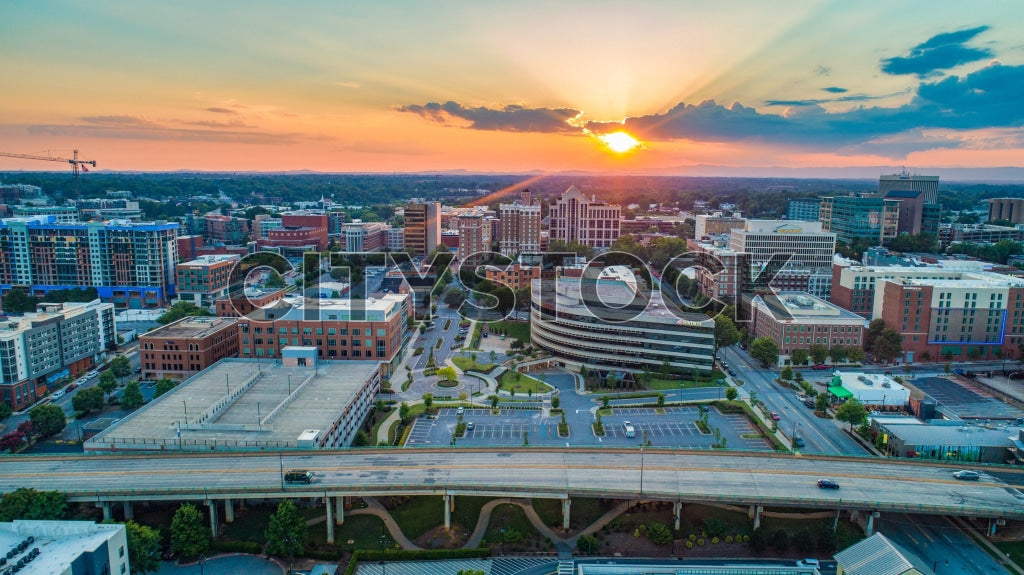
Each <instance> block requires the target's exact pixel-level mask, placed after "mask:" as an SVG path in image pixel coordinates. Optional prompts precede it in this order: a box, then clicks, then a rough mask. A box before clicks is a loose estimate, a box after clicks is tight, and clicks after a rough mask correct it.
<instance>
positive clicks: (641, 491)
mask: <svg viewBox="0 0 1024 575" xmlns="http://www.w3.org/2000/svg"><path fill="white" fill-rule="evenodd" d="M643 496H644V447H643V446H642V445H641V446H640V497H643Z"/></svg>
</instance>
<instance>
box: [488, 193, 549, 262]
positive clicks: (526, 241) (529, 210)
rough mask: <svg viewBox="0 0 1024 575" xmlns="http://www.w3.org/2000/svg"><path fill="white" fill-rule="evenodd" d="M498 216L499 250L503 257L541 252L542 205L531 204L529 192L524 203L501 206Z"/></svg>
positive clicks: (517, 202)
mask: <svg viewBox="0 0 1024 575" xmlns="http://www.w3.org/2000/svg"><path fill="white" fill-rule="evenodd" d="M498 214H499V223H500V229H499V233H500V235H499V236H498V249H500V250H501V254H502V255H504V256H508V257H515V256H517V255H519V254H523V253H526V254H529V253H539V252H540V204H534V203H531V202H530V200H529V192H526V195H525V196H524V199H523V201H521V200H516V201H515V202H512V203H511V204H499V205H498Z"/></svg>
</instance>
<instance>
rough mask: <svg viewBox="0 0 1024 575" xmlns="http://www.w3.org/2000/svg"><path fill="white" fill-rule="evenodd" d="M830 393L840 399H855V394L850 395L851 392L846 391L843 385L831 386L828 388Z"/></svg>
mask: <svg viewBox="0 0 1024 575" xmlns="http://www.w3.org/2000/svg"><path fill="white" fill-rule="evenodd" d="M828 392H829V393H831V394H832V395H834V396H836V397H838V398H840V399H850V398H851V397H853V394H852V393H850V390H848V389H846V388H845V387H843V386H841V385H830V386H829V387H828Z"/></svg>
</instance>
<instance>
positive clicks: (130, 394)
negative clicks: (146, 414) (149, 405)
mask: <svg viewBox="0 0 1024 575" xmlns="http://www.w3.org/2000/svg"><path fill="white" fill-rule="evenodd" d="M143 403H144V400H143V398H142V390H140V389H139V382H137V381H131V382H129V383H128V385H127V386H125V388H124V393H122V394H121V408H122V409H135V408H136V407H138V406H140V405H142V404H143Z"/></svg>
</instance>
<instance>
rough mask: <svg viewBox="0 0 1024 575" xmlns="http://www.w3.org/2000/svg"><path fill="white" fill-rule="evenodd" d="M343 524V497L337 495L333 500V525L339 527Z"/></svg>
mask: <svg viewBox="0 0 1024 575" xmlns="http://www.w3.org/2000/svg"><path fill="white" fill-rule="evenodd" d="M344 522H345V496H344V495H339V496H337V497H335V498H334V524H335V525H341V524H342V523H344Z"/></svg>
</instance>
